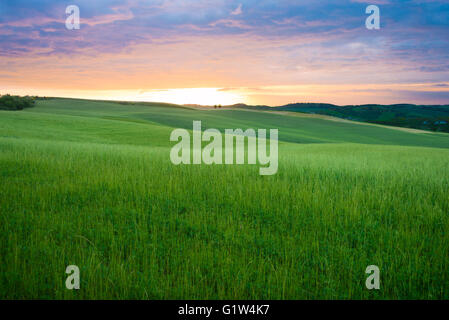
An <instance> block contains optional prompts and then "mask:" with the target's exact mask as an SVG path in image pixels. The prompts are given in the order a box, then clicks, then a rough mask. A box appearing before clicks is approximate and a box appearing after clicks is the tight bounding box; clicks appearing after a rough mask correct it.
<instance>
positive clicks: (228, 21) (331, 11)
mask: <svg viewBox="0 0 449 320" xmlns="http://www.w3.org/2000/svg"><path fill="white" fill-rule="evenodd" d="M70 5H76V6H77V7H79V9H80V28H79V29H73V30H69V29H67V28H66V20H67V17H68V16H69V15H68V14H67V13H66V8H67V7H68V6H70ZM369 5H376V6H378V8H379V10H380V29H377V30H376V29H373V30H369V29H367V27H366V25H365V21H366V19H367V18H368V17H369V16H370V14H367V13H366V8H367V6H369ZM71 21H72V20H71ZM6 93H10V94H19V95H39V96H58V97H79V98H92V99H112V100H132V101H160V102H172V103H179V104H204V105H212V104H222V105H228V104H234V103H247V104H253V105H256V104H263V105H271V106H277V105H283V104H287V103H295V102H323V103H334V104H340V105H344V104H365V103H380V104H394V103H417V104H449V0H446V1H434V0H427V1H421V0H408V1H399V0H398V1H395V0H368V1H364V0H352V1H351V0H338V1H336V0H324V1H310V0H307V1H303V0H294V1H293V0H286V1H284V0H247V1H243V0H237V1H234V0H209V1H206V0H196V1H194V0H142V1H140V0H78V1H72V0H68V1H65V0H64V1H62V0H61V1H60V0H51V1H50V0H0V94H6Z"/></svg>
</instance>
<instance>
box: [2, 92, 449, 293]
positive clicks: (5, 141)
mask: <svg viewBox="0 0 449 320" xmlns="http://www.w3.org/2000/svg"><path fill="white" fill-rule="evenodd" d="M193 120H201V121H202V123H203V127H204V128H218V129H221V130H222V129H227V128H242V129H247V128H265V129H271V128H273V129H279V137H280V144H279V171H278V173H277V174H276V175H274V176H260V175H259V166H251V165H233V166H229V165H228V166H224V165H223V166H219V165H215V166H207V165H191V166H185V165H184V166H182V165H181V166H174V165H173V164H172V163H171V162H170V149H171V147H172V146H173V145H174V143H171V142H170V141H169V137H170V133H171V132H172V130H173V129H174V128H188V129H191V128H192V121H193ZM448 230H449V134H443V133H413V132H405V131H399V130H396V129H390V128H386V127H379V126H370V125H362V124H355V123H348V122H336V121H328V120H325V119H319V118H310V117H301V116H298V115H294V116H291V115H281V114H274V113H273V114H270V113H267V112H255V111H245V110H229V109H221V110H220V109H217V110H201V111H199V110H191V109H187V108H181V107H175V106H170V105H161V104H136V105H133V104H119V103H111V102H93V101H82V100H70V99H51V100H44V101H38V102H37V104H36V107H34V108H31V109H26V110H24V111H0V243H1V245H0V298H1V299H438V298H440V299H447V298H449V272H448V270H449V233H448V232H447V231H448ZM72 264H73V265H77V266H79V267H80V270H81V289H80V290H77V291H70V290H67V289H66V288H65V280H66V277H67V275H66V274H65V269H66V267H67V266H68V265H72ZM373 264H374V265H377V266H379V267H380V270H381V289H380V290H374V291H370V290H367V289H366V287H365V280H366V277H367V275H366V274H365V269H366V267H367V266H368V265H373Z"/></svg>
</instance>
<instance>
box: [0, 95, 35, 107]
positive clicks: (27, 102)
mask: <svg viewBox="0 0 449 320" xmlns="http://www.w3.org/2000/svg"><path fill="white" fill-rule="evenodd" d="M35 100H36V99H35V98H33V97H29V96H26V97H19V96H11V95H9V94H6V95H3V96H0V110H23V109H26V108H31V107H33V106H34V103H35Z"/></svg>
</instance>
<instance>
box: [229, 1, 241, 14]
mask: <svg viewBox="0 0 449 320" xmlns="http://www.w3.org/2000/svg"><path fill="white" fill-rule="evenodd" d="M242 13H243V10H242V4H241V3H240V4H239V5H238V7H237V8H236V9H235V10H234V11H232V12H231V14H232V15H233V16H238V15H241V14H242Z"/></svg>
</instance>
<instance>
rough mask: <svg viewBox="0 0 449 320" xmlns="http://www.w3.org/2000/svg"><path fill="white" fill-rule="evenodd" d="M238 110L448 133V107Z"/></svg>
mask: <svg viewBox="0 0 449 320" xmlns="http://www.w3.org/2000/svg"><path fill="white" fill-rule="evenodd" d="M237 107H238V108H243V109H253V110H264V111H289V112H302V113H309V114H322V115H328V116H333V117H338V118H342V119H347V120H354V121H362V122H369V123H378V124H384V125H390V126H398V127H405V128H414V129H422V130H431V131H437V132H448V133H449V105H414V104H394V105H377V104H366V105H349V106H337V105H333V104H327V103H294V104H288V105H285V106H280V107H268V106H247V105H238V106H237Z"/></svg>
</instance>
